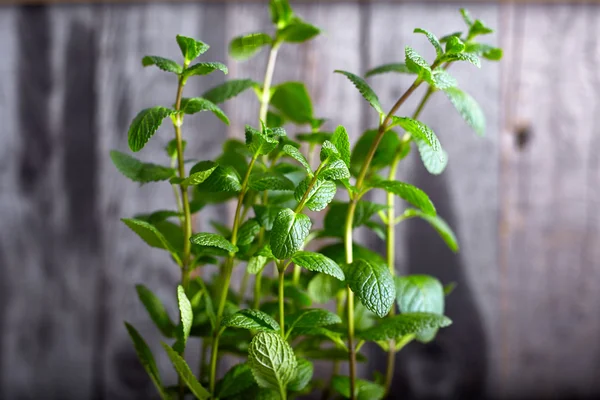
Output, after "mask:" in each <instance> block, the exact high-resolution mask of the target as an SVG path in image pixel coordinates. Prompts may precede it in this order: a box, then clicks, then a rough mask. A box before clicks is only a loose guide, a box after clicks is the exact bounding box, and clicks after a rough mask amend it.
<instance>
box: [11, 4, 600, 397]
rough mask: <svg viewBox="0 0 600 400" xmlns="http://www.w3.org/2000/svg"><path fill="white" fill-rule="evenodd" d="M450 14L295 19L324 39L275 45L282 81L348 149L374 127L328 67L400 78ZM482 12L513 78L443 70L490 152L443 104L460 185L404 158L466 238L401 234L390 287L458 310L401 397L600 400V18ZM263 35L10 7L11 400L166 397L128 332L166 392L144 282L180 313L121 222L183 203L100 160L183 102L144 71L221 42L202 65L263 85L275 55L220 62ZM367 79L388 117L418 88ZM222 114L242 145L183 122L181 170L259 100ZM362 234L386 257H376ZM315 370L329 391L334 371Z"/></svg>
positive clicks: (502, 69) (346, 7)
mask: <svg viewBox="0 0 600 400" xmlns="http://www.w3.org/2000/svg"><path fill="white" fill-rule="evenodd" d="M458 7H459V5H458V4H455V3H451V4H445V3H444V2H439V3H435V4H429V3H427V4H425V3H423V4H421V3H419V4H417V3H414V2H403V3H402V4H394V3H392V2H377V3H372V4H369V3H368V2H365V3H364V4H356V3H354V2H334V3H319V4H310V2H303V3H301V4H299V5H298V6H297V10H298V12H299V14H301V15H303V16H304V17H306V19H308V20H310V21H312V22H314V23H315V24H316V25H318V26H320V27H322V28H323V29H324V31H325V34H324V35H322V36H320V37H319V38H318V39H316V40H315V41H312V42H310V43H309V44H306V45H301V46H287V47H284V48H283V50H282V51H281V54H280V55H279V61H278V65H277V69H276V73H275V79H274V82H275V83H279V82H283V81H286V80H303V81H305V82H306V83H307V87H308V89H309V91H310V94H311V96H312V97H313V101H314V104H315V109H317V110H319V111H318V114H319V115H323V116H326V117H328V118H330V120H329V121H328V122H327V125H326V129H333V128H334V127H335V126H336V125H338V124H344V125H345V126H346V128H347V129H348V131H349V133H350V135H351V137H352V139H355V138H357V137H358V136H359V135H360V133H361V132H362V131H363V130H364V129H365V128H367V127H369V126H372V125H373V124H374V123H376V118H375V117H374V116H373V113H372V112H371V111H370V110H369V107H368V105H367V104H366V102H364V101H363V99H362V98H361V97H360V95H359V94H358V92H356V90H355V89H354V87H353V86H352V85H351V84H350V83H349V82H348V81H347V79H345V78H344V77H343V76H341V75H337V74H336V75H334V74H332V71H333V70H334V69H337V68H340V69H345V70H349V71H353V72H357V73H360V74H362V73H364V72H365V70H366V69H367V68H369V67H372V66H375V65H378V64H382V63H385V62H391V61H401V60H402V58H403V48H404V45H411V46H414V47H415V48H416V49H417V50H418V51H420V52H422V53H423V54H425V55H427V56H431V55H432V53H431V49H430V47H429V44H428V43H427V42H426V40H425V39H424V37H423V36H422V35H413V34H412V30H413V28H414V27H415V26H420V27H422V28H426V29H430V30H432V31H433V32H435V33H438V34H442V33H445V32H446V31H454V30H457V29H460V28H461V26H462V25H461V24H462V21H461V19H460V16H459V15H458V13H457V12H456V9H457V8H458ZM470 8H471V12H472V13H473V14H474V15H477V16H478V17H482V18H483V19H484V20H485V21H486V22H488V23H489V24H490V25H493V26H499V27H500V32H499V34H498V35H497V36H492V37H490V41H491V42H492V43H498V44H500V45H502V46H503V47H505V60H504V61H503V62H502V63H501V64H491V63H486V64H485V65H484V67H483V68H482V70H481V71H477V70H474V69H473V67H471V66H469V65H461V66H458V65H457V66H456V67H455V66H453V67H452V68H451V73H452V74H453V75H455V76H456V77H457V78H458V80H459V82H460V84H461V86H462V87H463V88H464V89H465V90H467V91H468V92H469V93H471V94H472V95H473V96H474V97H475V98H476V99H477V100H478V101H479V102H480V104H481V105H482V107H483V109H484V111H485V114H486V116H487V120H488V130H487V135H486V137H485V138H478V137H476V136H475V135H474V134H473V132H471V131H470V129H469V128H468V127H467V126H466V125H465V123H464V122H463V121H462V119H461V118H460V117H459V116H458V114H457V113H456V112H455V110H453V107H452V105H451V104H450V103H449V102H448V101H447V99H446V98H445V97H444V96H443V95H441V94H436V95H435V96H434V97H433V99H432V101H431V103H430V104H429V106H428V107H427V109H426V110H425V112H424V114H423V116H422V118H423V120H424V121H425V122H426V123H428V124H429V125H430V126H431V127H432V128H433V129H434V130H435V131H436V132H437V133H438V134H439V136H440V140H441V141H442V144H443V146H444V148H445V149H446V150H447V151H448V153H449V157H450V164H449V167H448V170H447V171H446V172H445V173H444V174H442V175H441V176H439V177H431V176H429V175H427V174H426V173H425V172H424V169H423V168H422V166H421V165H420V162H419V160H418V159H417V157H415V154H412V155H411V156H410V158H409V159H408V160H407V161H405V163H404V165H403V166H402V167H401V171H400V174H399V178H400V179H402V180H405V181H407V182H410V183H413V184H416V185H417V186H420V187H422V188H423V189H425V190H426V191H427V192H428V193H430V195H431V197H432V200H433V201H434V202H435V203H436V205H437V208H438V211H439V212H440V215H441V216H443V217H444V218H446V219H447V220H448V222H449V223H450V224H451V225H452V226H453V227H454V229H455V230H456V232H457V234H458V237H459V240H460V243H461V253H460V254H459V255H457V256H456V255H452V254H450V253H449V252H448V251H447V250H446V249H445V247H444V245H443V244H442V243H441V241H440V240H439V239H438V238H437V236H436V235H435V234H434V233H433V232H432V231H431V230H430V229H429V227H428V226H427V225H425V224H423V223H421V222H419V221H411V222H408V223H406V224H404V225H402V226H401V229H400V232H399V235H398V242H397V260H396V261H397V264H396V267H397V270H398V271H399V272H402V273H406V272H411V273H432V274H435V275H437V276H440V277H441V279H442V280H443V281H444V282H450V281H456V282H458V283H459V286H458V288H457V290H456V291H455V292H454V293H453V294H452V296H451V297H449V298H448V313H449V314H450V316H451V317H452V318H453V319H454V322H455V323H454V325H453V327H452V328H450V329H447V330H445V331H444V332H443V333H442V335H440V338H439V340H438V341H437V342H436V343H435V344H432V345H428V346H419V345H414V346H411V347H409V348H408V349H407V351H406V352H404V354H402V355H401V356H400V357H399V359H398V364H399V368H398V375H397V379H396V381H395V390H396V392H395V393H403V398H406V399H411V398H415V399H417V398H450V397H452V396H454V398H478V399H479V398H500V399H504V398H510V399H513V398H549V399H550V398H556V399H558V398H585V397H586V396H587V397H589V398H594V397H595V396H598V395H600V384H599V382H598V380H597V377H598V374H599V373H600V344H599V343H598V340H597V335H598V332H599V331H600V318H598V313H597V311H596V308H597V305H598V304H600V294H598V291H597V290H596V289H595V284H596V282H598V281H599V280H600V250H599V249H598V246H596V245H595V244H596V243H597V242H598V241H599V240H600V226H599V224H600V219H598V218H597V217H596V214H595V212H594V210H595V206H596V204H597V199H598V198H600V197H599V196H600V193H597V191H598V189H597V187H598V186H599V185H598V183H599V182H598V180H599V179H600V176H599V175H598V168H599V164H598V156H597V154H596V153H597V151H596V148H597V147H598V133H599V132H598V129H597V126H598V125H599V122H600V121H598V118H599V117H598V116H599V115H600V109H599V104H600V103H599V101H598V91H599V90H600V72H599V71H598V68H597V65H599V64H600V44H599V42H598V38H599V37H600V32H599V29H600V28H599V26H600V24H599V22H600V21H599V19H600V7H599V6H596V5H589V4H588V5H584V4H578V5H567V4H563V5H552V6H547V5H515V4H508V3H507V4H481V5H472V6H471V7H470ZM265 26H268V14H267V12H266V9H265V7H264V6H263V5H261V4H259V3H256V2H240V3H227V4H209V3H185V2H177V4H167V3H153V2H151V3H144V4H136V3H134V2H132V3H130V4H125V5H116V4H96V5H84V4H82V5H76V6H46V7H44V6H41V7H10V6H9V7H2V8H0V54H3V56H2V57H0V121H2V124H1V126H2V129H0V140H1V143H2V146H0V221H2V226H3V229H1V230H0V266H1V272H2V276H3V277H2V279H0V398H2V399H11V400H12V399H39V398H44V399H46V398H49V399H64V400H70V399H91V398H93V399H111V400H112V399H116V400H119V399H147V398H154V396H155V395H154V390H153V388H152V386H151V384H150V382H149V380H148V378H147V377H146V375H145V373H144V372H143V370H142V369H141V367H140V366H139V363H138V362H137V360H136V357H135V354H134V351H133V349H132V347H131V344H130V342H129V338H128V337H127V335H126V331H125V330H124V328H123V323H122V322H123V320H127V321H129V322H131V323H132V324H134V325H135V326H136V327H137V328H138V329H139V330H140V332H141V333H142V334H143V335H144V337H145V338H146V340H147V341H148V343H150V345H151V347H152V348H153V350H155V355H156V356H157V359H158V360H157V361H158V363H159V367H160V371H161V374H162V375H163V377H164V378H165V380H166V381H169V382H173V380H174V378H175V374H174V372H173V370H172V368H171V367H170V365H169V363H168V361H167V359H166V357H165V355H164V353H163V351H162V349H160V345H159V340H160V337H159V334H158V332H157V330H156V328H154V327H153V326H152V323H151V322H150V321H149V319H148V317H147V315H146V312H145V310H144V309H143V307H142V306H141V305H140V304H139V301H138V299H137V296H136V294H135V291H134V285H135V284H136V283H139V282H141V283H144V284H145V285H147V286H148V287H150V288H151V289H152V290H153V291H154V292H155V293H156V294H157V295H158V296H159V297H160V298H161V299H162V300H163V301H164V302H165V303H166V304H167V308H168V309H169V311H170V312H171V313H172V314H171V315H172V316H173V317H175V316H176V315H177V313H176V306H175V295H174V290H173V289H174V285H175V283H176V282H177V280H178V279H179V271H178V270H177V268H176V267H174V265H173V264H172V263H171V262H170V260H169V259H168V257H167V256H166V255H165V254H163V253H162V252H160V251H158V250H151V251H148V249H147V248H146V246H145V245H144V244H143V243H141V242H140V241H139V239H138V238H137V237H135V235H133V234H132V233H131V232H130V231H129V230H128V229H127V228H126V227H125V226H123V224H122V223H121V222H120V221H119V218H121V217H129V216H132V215H134V214H135V213H137V212H142V211H151V210H154V209H159V208H167V209H168V208H172V204H173V199H172V193H171V191H169V190H164V187H162V186H161V185H154V184H148V185H144V186H142V187H139V186H138V185H136V184H133V183H131V182H129V181H127V180H126V179H124V178H123V177H121V176H120V175H119V173H118V172H117V171H116V170H115V169H114V167H113V165H112V163H111V162H110V159H109V157H108V151H109V150H110V149H119V150H123V151H126V149H127V145H126V130H127V127H128V125H129V123H130V121H131V119H132V118H133V117H134V115H135V114H136V112H137V111H138V110H140V109H142V108H144V107H147V106H152V105H157V104H166V105H168V104H171V103H172V101H173V98H174V96H175V93H174V85H175V82H174V80H173V77H172V76H169V74H165V73H162V72H161V71H158V70H153V69H143V68H141V66H140V58H141V57H142V56H143V55H145V54H156V55H164V56H168V57H174V58H176V57H177V56H178V54H177V51H178V50H177V47H176V46H175V42H174V37H175V34H176V33H183V34H187V35H190V36H195V37H199V38H202V40H204V41H206V42H208V43H209V44H211V45H212V48H211V50H210V51H209V52H208V53H207V54H206V56H205V57H206V59H211V60H215V61H226V63H227V64H228V65H229V67H230V75H229V76H228V78H244V77H250V78H253V79H256V80H262V78H263V74H264V64H265V61H266V54H261V55H259V56H258V57H256V58H255V59H252V60H250V61H248V62H244V63H237V62H234V61H233V60H230V59H229V58H228V57H227V55H226V47H227V41H228V40H229V39H230V38H231V37H233V36H235V35H239V34H242V33H246V32H251V31H255V30H263V29H264V27H265ZM223 79H224V77H223V76H222V75H219V74H218V73H215V74H212V75H210V76H208V77H206V78H204V79H197V80H194V81H190V84H188V85H187V86H186V94H188V95H199V94H201V93H202V92H203V91H204V90H205V89H207V88H209V87H211V86H212V85H214V84H216V83H218V82H220V81H222V80H223ZM371 82H372V84H373V87H374V88H375V89H376V91H377V92H378V94H379V96H380V99H381V101H382V103H383V104H384V105H385V107H389V106H390V105H391V104H392V102H393V101H394V99H395V98H397V97H398V96H399V95H400V94H401V91H402V90H403V89H405V88H406V87H407V85H408V84H409V80H408V78H407V77H403V76H394V75H388V76H381V77H375V78H373V79H372V80H371ZM420 95H422V92H419V93H417V96H416V97H415V98H413V99H411V101H410V102H409V103H407V104H406V108H405V109H403V113H409V112H411V111H412V109H413V108H414V106H415V104H416V101H417V100H418V97H419V96H420ZM224 108H225V111H226V112H227V113H228V115H229V116H230V118H231V120H232V125H231V126H230V127H225V126H224V125H223V124H221V123H220V122H219V121H218V120H217V119H216V118H214V117H213V116H212V115H206V114H204V115H200V116H194V117H191V118H187V119H186V124H185V127H184V135H185V136H186V139H187V140H188V142H189V145H188V149H189V154H190V157H193V158H195V159H206V158H213V157H214V156H215V155H216V154H218V153H219V152H220V151H221V146H222V143H223V141H224V140H225V138H227V137H236V138H242V135H243V127H244V124H246V123H249V124H253V125H256V122H257V113H258V102H257V101H256V100H255V98H254V95H253V94H252V93H250V92H247V93H245V94H243V95H242V96H240V97H239V98H237V99H234V100H232V101H230V102H228V103H226V104H225V105H224ZM294 132H295V129H290V134H293V133H294ZM172 135H173V133H172V131H171V129H170V127H168V126H166V125H165V127H163V128H161V130H160V131H159V133H158V136H157V137H156V138H155V139H154V140H153V141H151V142H150V143H149V145H148V146H147V148H145V149H144V150H143V151H142V152H141V153H140V157H141V158H142V159H147V160H149V159H160V157H163V147H164V145H165V144H166V143H167V142H168V140H170V138H171V137H172ZM165 160H166V159H165ZM375 198H377V197H375ZM231 211H232V210H231V205H228V206H219V207H213V208H210V209H209V210H208V212H207V216H206V217H202V219H200V220H197V221H196V224H195V229H196V230H202V231H206V230H211V229H212V228H211V227H210V224H209V222H210V220H211V219H217V220H220V221H221V222H226V223H230V222H231V216H232V212H231ZM356 237H357V240H358V241H362V242H363V243H368V244H369V245H370V246H373V247H374V248H376V249H380V250H383V246H382V243H381V241H380V240H379V239H376V238H373V237H372V236H370V235H367V234H364V233H362V232H359V233H358V234H357V236H356ZM241 271H242V268H241V267H240V268H238V269H237V270H236V279H238V280H239V277H240V275H241ZM203 273H206V274H210V273H214V270H210V269H207V270H205V271H204V272H203ZM238 283H239V282H235V284H238ZM199 346H200V343H199V341H193V342H192V344H191V347H190V351H189V354H188V355H187V356H188V359H189V361H190V364H191V365H192V368H193V369H194V370H196V368H197V367H196V366H197V365H198V351H199ZM375 351H377V350H375ZM379 354H380V353H379V352H377V353H375V354H374V360H375V361H374V362H373V364H371V365H369V366H365V367H363V368H365V371H363V376H364V377H369V376H367V373H366V368H371V367H375V368H378V369H381V365H380V364H379V363H378V362H377V359H378V355H379ZM225 366H226V363H224V364H223V366H222V368H225ZM318 371H319V376H326V374H327V373H328V372H327V371H328V370H327V369H326V365H321V366H319V369H318ZM432 371H435V374H434V373H433V372H432Z"/></svg>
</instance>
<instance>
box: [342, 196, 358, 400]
mask: <svg viewBox="0 0 600 400" xmlns="http://www.w3.org/2000/svg"><path fill="white" fill-rule="evenodd" d="M355 211H356V201H355V200H351V201H350V204H349V206H348V215H347V218H346V227H345V235H344V246H345V248H346V264H347V265H351V264H352V262H353V261H354V260H353V257H354V255H353V252H352V227H353V226H352V225H353V221H354V212H355ZM346 294H347V303H346V310H347V317H348V357H349V359H348V362H349V367H350V398H351V399H352V400H354V399H355V398H356V394H355V388H356V351H355V348H354V292H352V290H351V289H350V286H348V285H347V286H346Z"/></svg>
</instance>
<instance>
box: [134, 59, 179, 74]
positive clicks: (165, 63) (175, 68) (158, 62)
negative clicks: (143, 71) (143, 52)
mask: <svg viewBox="0 0 600 400" xmlns="http://www.w3.org/2000/svg"><path fill="white" fill-rule="evenodd" d="M142 65H143V66H144V67H148V66H150V65H155V66H157V67H158V68H160V69H162V70H163V71H166V72H173V73H174V74H178V75H179V74H180V73H181V72H182V71H183V67H182V66H181V65H179V64H177V63H176V62H175V61H173V60H169V59H168V58H163V57H158V56H146V57H144V58H142Z"/></svg>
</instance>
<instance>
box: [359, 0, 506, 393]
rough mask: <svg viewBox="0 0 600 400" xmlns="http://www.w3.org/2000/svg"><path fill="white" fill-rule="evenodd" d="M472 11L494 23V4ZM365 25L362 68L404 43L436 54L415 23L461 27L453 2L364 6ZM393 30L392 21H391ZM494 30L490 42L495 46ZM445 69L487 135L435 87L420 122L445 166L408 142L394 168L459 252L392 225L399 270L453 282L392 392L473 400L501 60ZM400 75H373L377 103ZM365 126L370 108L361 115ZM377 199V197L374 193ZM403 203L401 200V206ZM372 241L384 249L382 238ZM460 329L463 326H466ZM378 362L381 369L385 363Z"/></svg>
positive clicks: (491, 237) (486, 309)
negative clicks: (479, 111) (427, 165)
mask: <svg viewBox="0 0 600 400" xmlns="http://www.w3.org/2000/svg"><path fill="white" fill-rule="evenodd" d="M470 11H471V13H472V14H473V15H474V16H476V17H478V18H482V19H483V20H485V21H486V22H487V23H489V24H490V25H492V26H498V7H497V6H472V7H470ZM371 13H372V15H371V31H370V37H369V38H368V46H367V48H366V49H365V51H366V53H367V54H366V56H367V58H368V60H369V66H368V67H374V66H377V65H381V64H384V63H388V62H402V61H403V60H404V46H406V45H409V46H411V47H413V48H415V49H416V50H417V51H418V52H419V53H420V54H422V55H423V56H425V57H427V58H428V59H433V58H434V56H435V53H434V51H433V47H432V46H431V45H430V44H429V42H428V41H427V39H426V38H425V37H424V36H423V35H418V34H414V33H413V29H414V28H415V27H421V28H424V29H428V30H431V31H432V32H433V33H435V34H437V35H439V36H442V35H444V34H447V33H451V32H456V31H460V30H463V29H464V23H463V21H462V19H461V17H460V14H459V13H458V6H457V5H454V4H452V5H445V4H444V5H442V4H438V5H435V6H433V5H424V4H418V5H417V4H402V5H391V4H388V5H379V4H378V5H372V10H371ZM392 27H393V28H392ZM497 40H498V37H497V35H495V36H493V37H491V38H490V39H489V40H488V41H489V42H490V43H491V44H496V41H497ZM484 64H485V65H484V66H483V67H482V70H481V71H478V70H476V68H475V67H473V66H472V65H467V64H461V65H454V66H452V67H451V70H450V72H451V73H452V75H454V76H455V77H456V78H457V79H458V81H459V84H460V86H461V88H463V89H464V90H466V91H467V92H469V93H470V94H471V95H472V96H473V97H474V98H475V99H477V100H478V101H479V103H480V104H481V106H482V108H483V110H484V112H485V114H486V116H487V125H488V128H487V134H486V137H485V138H480V137H477V136H476V134H475V133H474V132H473V131H472V130H471V129H470V128H469V127H468V126H467V125H466V123H465V122H464V121H463V120H462V118H461V117H460V115H459V114H458V113H457V112H456V111H455V110H454V107H453V106H452V104H451V103H450V102H449V101H448V99H447V98H446V97H445V96H444V95H443V94H442V93H436V94H435V95H434V96H433V97H432V98H431V100H430V102H429V104H428V105H427V106H426V108H425V111H424V112H423V113H422V115H421V117H420V119H421V120H422V121H424V122H425V123H426V124H428V125H429V126H430V127H431V128H432V129H433V130H434V131H435V132H436V133H437V134H438V136H439V137H440V140H441V142H442V145H443V146H444V149H445V150H446V151H447V152H448V154H449V164H448V168H447V170H446V171H445V172H444V173H443V174H442V175H440V176H432V175H429V174H428V173H427V172H426V171H425V169H424V167H423V166H422V163H421V161H420V159H419V156H418V152H417V151H416V149H413V150H415V151H413V152H412V154H411V155H409V157H408V158H407V160H405V161H403V163H402V164H401V167H400V173H399V179H401V180H404V181H406V182H410V183H413V184H415V185H417V186H418V187H421V188H422V189H424V190H425V191H426V192H427V193H428V194H429V195H430V197H431V198H432V200H433V202H434V203H435V204H436V206H437V209H438V213H439V215H440V216H441V217H442V218H444V219H446V220H447V221H448V223H449V224H450V225H451V226H452V227H453V229H454V230H455V232H456V234H457V236H458V238H459V241H460V245H461V250H460V253H459V254H457V255H455V254H452V253H451V252H450V251H449V250H448V249H447V248H446V246H445V245H444V243H443V242H442V241H441V240H440V239H439V237H438V236H437V234H436V233H435V232H434V231H433V230H432V229H431V228H430V227H429V226H428V225H427V224H426V223H424V222H422V221H417V220H414V221H407V222H405V223H403V224H402V225H401V226H400V228H399V232H398V237H397V246H396V249H397V250H396V255H397V259H396V263H397V264H396V270H397V271H398V272H399V273H400V274H406V273H412V274H414V273H427V274H431V275H434V276H436V277H438V278H439V279H440V280H441V281H442V282H443V283H450V282H456V283H457V284H458V289H457V290H456V291H455V292H454V293H453V294H452V295H451V296H450V297H449V298H448V299H447V313H448V315H449V316H450V317H451V318H452V319H453V320H454V325H453V326H451V327H450V328H448V329H444V330H442V331H441V332H440V334H439V335H438V339H437V340H436V341H435V342H434V343H432V344H429V345H419V344H413V345H411V346H409V347H408V348H407V349H406V350H404V351H403V352H402V353H401V354H400V356H399V357H398V365H399V368H398V369H399V371H398V373H397V378H396V379H395V381H394V390H397V391H398V393H403V396H406V397H407V398H432V397H435V398H481V397H483V396H484V393H485V392H486V388H485V382H486V380H487V379H488V378H489V377H490V373H489V372H488V365H489V366H490V367H491V364H493V361H492V360H491V357H490V356H489V353H490V348H492V347H493V343H494V341H495V339H496V337H495V334H494V332H495V330H496V318H497V317H496V316H497V312H496V308H497V302H498V300H497V294H496V293H495V292H494V290H495V288H496V284H495V283H496V282H497V267H496V258H497V247H496V246H497V232H496V225H497V218H498V217H497V209H498V202H497V193H498V184H497V180H496V179H495V177H496V176H497V173H498V162H497V154H498V145H497V143H498V129H497V126H498V118H499V115H498V111H499V110H498V108H497V99H498V97H499V67H498V65H496V64H492V63H484ZM412 81H413V77H412V76H408V75H404V76H403V75H398V74H388V75H382V76H377V77H374V78H372V79H371V82H372V84H373V87H374V88H375V90H376V92H377V93H378V94H379V97H380V100H381V101H382V104H384V108H386V109H389V108H390V107H391V106H392V105H393V103H394V102H395V101H396V100H397V99H398V97H399V96H400V95H401V94H402V93H403V92H404V91H405V90H406V89H407V88H408V86H409V85H410V84H411V83H412ZM424 92H425V88H420V89H419V91H418V92H417V93H416V94H415V95H414V96H412V97H411V99H409V101H408V102H407V103H406V105H405V106H403V107H402V109H401V110H400V112H399V114H400V115H407V116H410V115H412V113H413V111H414V110H415V108H416V105H417V104H418V102H419V101H420V100H421V98H422V96H423V94H424ZM369 116H370V122H371V126H373V124H376V123H377V121H376V113H374V112H371V113H370V114H369ZM378 199H379V200H380V201H385V200H384V198H383V196H382V195H381V196H379V198H378ZM403 206H404V205H403ZM379 247H380V248H381V250H382V251H385V250H384V247H383V245H382V244H381V243H380V244H379ZM467 332H468V333H467ZM381 364H382V365H381V367H380V368H383V367H385V364H384V363H383V361H382V362H381Z"/></svg>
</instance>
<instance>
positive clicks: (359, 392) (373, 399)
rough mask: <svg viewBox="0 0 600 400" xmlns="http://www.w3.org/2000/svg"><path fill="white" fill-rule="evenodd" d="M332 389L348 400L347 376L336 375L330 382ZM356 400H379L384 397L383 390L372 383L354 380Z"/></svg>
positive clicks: (348, 381)
mask: <svg viewBox="0 0 600 400" xmlns="http://www.w3.org/2000/svg"><path fill="white" fill-rule="evenodd" d="M331 385H332V387H333V389H334V390H335V391H336V392H338V393H339V394H341V395H342V396H343V397H345V398H347V399H349V398H350V397H351V396H350V378H348V377H347V376H340V375H336V376H334V377H333V379H332V381H331ZM355 391H356V393H355V394H356V400H381V399H383V397H384V396H385V388H384V387H383V386H381V385H378V384H377V383H374V382H369V381H365V380H363V379H357V380H356V387H355Z"/></svg>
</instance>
